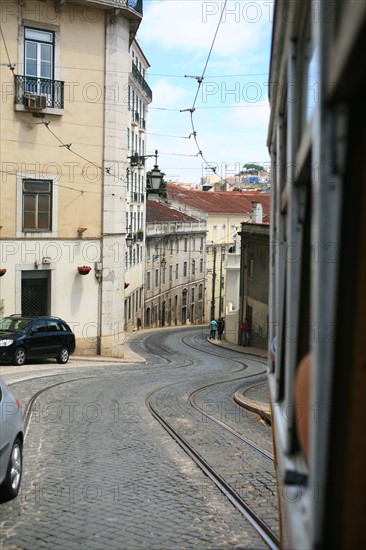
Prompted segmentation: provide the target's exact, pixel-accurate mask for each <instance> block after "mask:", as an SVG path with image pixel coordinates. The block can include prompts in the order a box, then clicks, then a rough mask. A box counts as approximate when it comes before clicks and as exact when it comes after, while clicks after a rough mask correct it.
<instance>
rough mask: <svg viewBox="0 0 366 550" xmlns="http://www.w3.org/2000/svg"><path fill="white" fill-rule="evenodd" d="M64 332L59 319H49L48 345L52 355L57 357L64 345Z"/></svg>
mask: <svg viewBox="0 0 366 550" xmlns="http://www.w3.org/2000/svg"><path fill="white" fill-rule="evenodd" d="M64 340H65V337H64V332H63V330H62V326H61V323H59V322H58V321H57V320H54V319H49V320H48V345H49V352H50V354H51V356H53V357H56V356H57V355H58V353H59V351H60V349H61V348H62V346H63V345H64Z"/></svg>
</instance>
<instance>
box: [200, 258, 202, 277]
mask: <svg viewBox="0 0 366 550" xmlns="http://www.w3.org/2000/svg"><path fill="white" fill-rule="evenodd" d="M200 273H203V259H202V258H201V259H200Z"/></svg>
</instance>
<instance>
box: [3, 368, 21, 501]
mask: <svg viewBox="0 0 366 550" xmlns="http://www.w3.org/2000/svg"><path fill="white" fill-rule="evenodd" d="M23 440H24V432H23V422H22V414H21V410H20V403H19V401H18V400H17V399H16V398H15V397H14V395H13V394H12V392H11V391H10V390H9V388H8V387H7V386H6V385H5V383H4V381H3V380H2V378H1V377H0V501H5V500H11V499H13V498H15V497H16V496H17V494H18V492H19V489H20V482H21V479H22V470H23Z"/></svg>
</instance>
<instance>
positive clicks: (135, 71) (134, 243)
mask: <svg viewBox="0 0 366 550" xmlns="http://www.w3.org/2000/svg"><path fill="white" fill-rule="evenodd" d="M130 53H131V59H132V71H131V73H130V75H129V82H128V109H129V124H128V126H127V151H128V161H129V162H128V168H127V176H126V185H127V193H126V229H127V244H128V247H127V249H126V252H125V277H126V284H125V318H124V319H125V323H124V329H125V331H131V330H135V329H136V328H137V327H138V326H140V324H141V319H142V318H143V309H144V305H143V301H144V298H143V296H144V277H145V222H146V200H145V196H146V170H145V160H146V156H147V155H146V123H147V109H148V105H149V104H150V103H151V101H152V92H151V89H150V87H149V85H148V84H147V70H148V68H149V67H150V65H149V62H148V60H147V59H146V57H145V55H144V53H143V51H142V50H141V48H140V46H139V44H138V43H137V42H136V40H133V42H132V45H131V48H130Z"/></svg>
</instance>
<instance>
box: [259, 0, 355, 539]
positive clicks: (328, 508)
mask: <svg viewBox="0 0 366 550" xmlns="http://www.w3.org/2000/svg"><path fill="white" fill-rule="evenodd" d="M290 4H291V5H290ZM290 4H289V3H286V2H285V1H283V0H281V1H277V2H276V7H275V17H274V24H273V41H272V55H271V75H270V82H271V86H270V103H271V117H270V127H269V136H268V146H269V150H270V154H271V158H272V178H273V181H272V187H271V193H272V197H271V199H272V205H271V208H272V210H271V272H270V327H269V333H270V340H271V342H272V340H273V338H276V357H275V360H274V361H272V360H270V361H269V365H268V370H269V385H270V394H271V403H272V417H273V438H274V445H275V453H276V468H277V476H278V496H279V501H280V510H281V533H282V547H283V548H291V549H292V548H306V549H309V548H317V549H318V548H325V547H337V548H338V547H339V548H358V547H360V545H361V544H362V543H363V544H365V542H366V541H365V529H364V525H365V521H366V517H365V509H366V506H365V504H366V503H365V499H366V474H365V468H364V466H363V465H364V464H365V463H366V437H365V434H366V414H365V406H366V405H365V403H366V368H365V364H366V353H365V350H366V345H365V344H366V342H365V337H366V320H365V318H366V298H365V287H366V274H365V273H366V267H365V257H366V254H365V252H366V230H365V223H366V222H365V213H366V115H365V110H366V109H365V101H366V56H365V44H366V2H364V1H361V2H345V1H342V0H341V1H340V2H339V3H333V2H332V3H331V2H325V1H320V2H291V3H290ZM330 10H331V11H330ZM332 10H333V11H332ZM290 12H291V14H292V17H289V15H290ZM330 14H331V15H332V17H330ZM295 15H296V17H295ZM290 89H291V90H293V89H297V90H298V91H299V94H298V95H297V96H296V98H294V96H293V95H290V94H289V90H290ZM315 94H316V95H315ZM314 98H315V99H316V100H314ZM307 393H308V396H307Z"/></svg>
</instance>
